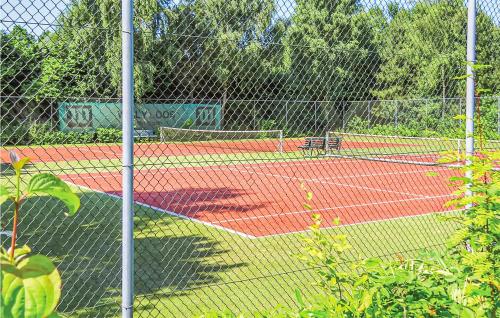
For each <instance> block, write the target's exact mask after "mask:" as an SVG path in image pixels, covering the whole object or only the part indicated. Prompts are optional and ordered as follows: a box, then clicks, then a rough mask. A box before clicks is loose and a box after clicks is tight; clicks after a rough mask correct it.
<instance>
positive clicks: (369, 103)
mask: <svg viewBox="0 0 500 318" xmlns="http://www.w3.org/2000/svg"><path fill="white" fill-rule="evenodd" d="M368 128H372V101H371V100H369V101H368Z"/></svg>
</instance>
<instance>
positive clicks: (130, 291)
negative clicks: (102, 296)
mask: <svg viewBox="0 0 500 318" xmlns="http://www.w3.org/2000/svg"><path fill="white" fill-rule="evenodd" d="M121 2H122V34H121V36H122V90H123V97H122V105H123V111H122V130H123V137H122V138H123V148H122V191H123V201H122V281H121V283H122V304H121V307H122V308H121V309H122V317H123V318H132V317H133V312H134V307H133V306H134V185H133V182H134V128H133V125H134V38H133V37H134V33H133V32H134V25H133V11H134V2H133V0H122V1H121Z"/></svg>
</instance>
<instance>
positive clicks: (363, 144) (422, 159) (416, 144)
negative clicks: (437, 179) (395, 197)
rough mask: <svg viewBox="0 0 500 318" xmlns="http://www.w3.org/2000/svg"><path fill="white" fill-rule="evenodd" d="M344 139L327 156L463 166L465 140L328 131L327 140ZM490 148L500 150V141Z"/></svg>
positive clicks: (486, 144)
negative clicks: (336, 148)
mask: <svg viewBox="0 0 500 318" xmlns="http://www.w3.org/2000/svg"><path fill="white" fill-rule="evenodd" d="M336 137H340V138H341V148H340V150H338V151H336V150H329V151H327V156H331V157H342V158H351V159H361V160H375V161H386V162H394V163H408V164H419V165H462V164H463V159H464V153H465V140H464V139H453V138H426V137H406V136H386V135H369V134H356V133H342V132H327V134H326V138H327V140H329V139H333V138H336ZM484 148H485V149H486V150H495V149H497V150H498V149H500V141H498V140H494V141H486V142H485V143H484Z"/></svg>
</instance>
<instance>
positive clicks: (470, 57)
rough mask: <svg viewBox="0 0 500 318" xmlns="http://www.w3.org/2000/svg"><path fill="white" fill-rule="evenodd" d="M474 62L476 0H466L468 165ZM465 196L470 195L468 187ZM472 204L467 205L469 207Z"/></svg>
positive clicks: (471, 148) (471, 152)
mask: <svg viewBox="0 0 500 318" xmlns="http://www.w3.org/2000/svg"><path fill="white" fill-rule="evenodd" d="M475 62H476V0H468V3H467V87H466V95H465V97H466V109H465V116H466V118H465V154H466V156H467V158H466V164H467V165H470V164H471V163H472V162H471V159H470V157H471V156H472V155H474V110H475V103H476V99H475V96H474V95H475V94H474V93H475V78H474V68H473V66H474V63H475ZM465 176H466V177H468V178H471V177H472V170H467V171H466V173H465ZM466 195H467V196H472V191H471V190H470V187H469V188H468V189H467V193H466ZM471 206H472V205H469V206H468V207H469V208H470V207H471Z"/></svg>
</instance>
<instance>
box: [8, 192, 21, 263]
mask: <svg viewBox="0 0 500 318" xmlns="http://www.w3.org/2000/svg"><path fill="white" fill-rule="evenodd" d="M19 205H20V202H19V201H16V202H15V203H14V206H15V207H14V222H13V225H12V241H11V244H10V261H11V262H14V251H15V249H16V237H17V218H18V214H19Z"/></svg>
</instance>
